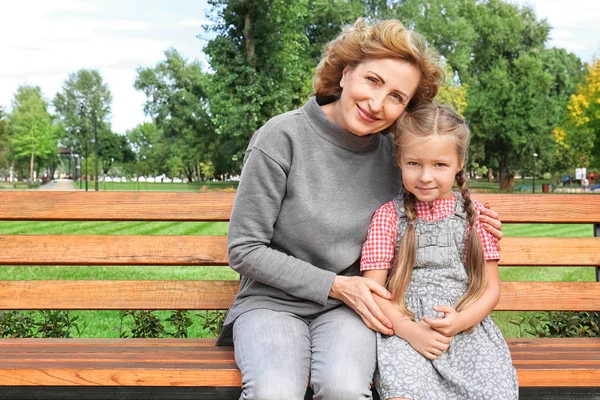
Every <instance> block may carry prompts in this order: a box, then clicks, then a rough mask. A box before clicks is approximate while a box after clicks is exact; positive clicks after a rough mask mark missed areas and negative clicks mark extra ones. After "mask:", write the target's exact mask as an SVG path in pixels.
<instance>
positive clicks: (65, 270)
mask: <svg viewBox="0 0 600 400" xmlns="http://www.w3.org/2000/svg"><path fill="white" fill-rule="evenodd" d="M592 229H593V228H592V226H591V225H547V224H512V225H511V224H505V225H504V227H503V230H504V233H505V235H507V236H570V237H585V236H593V230H592ZM226 233H227V223H225V222H77V221H67V222H13V221H0V234H52V235H58V234H98V235H103V234H105V235H225V234H226ZM500 275H501V278H502V279H503V280H506V281H556V280H559V281H594V280H595V270H594V268H589V267H585V268H572V267H569V268H561V267H537V268H531V267H503V268H501V271H500ZM0 276H1V277H2V278H1V279H5V280H20V279H25V280H35V279H116V280H120V279H123V280H125V279H139V280H146V279H148V280H154V279H156V280H162V279H178V280H195V279H204V280H211V279H238V278H239V276H238V275H237V273H235V272H234V271H232V270H231V269H230V268H228V267H226V266H216V267H189V266H181V267H177V266H159V267H155V266H131V267H122V266H109V267H99V266H85V267H78V266H17V267H15V266H0ZM72 313H73V315H77V316H79V317H80V320H81V322H80V325H82V326H85V330H84V331H83V335H82V336H83V337H118V326H119V321H120V318H119V311H73V312H72ZM197 313H198V312H193V314H194V315H195V314H197ZM157 314H158V315H159V316H161V317H163V318H164V317H165V316H166V315H167V314H168V312H166V311H160V312H157ZM522 314H523V313H520V312H494V314H493V318H494V320H495V321H496V322H497V323H498V325H499V326H500V329H501V330H502V332H503V334H504V335H505V336H506V337H516V336H518V328H517V327H516V326H514V325H512V324H510V323H509V322H508V321H509V320H510V319H513V318H514V317H515V316H517V315H522ZM193 320H194V324H193V325H192V326H191V328H190V336H191V337H206V336H210V334H209V333H208V331H206V330H205V329H203V328H202V327H201V318H200V317H196V316H195V317H194V318H193ZM125 322H126V323H127V321H125Z"/></svg>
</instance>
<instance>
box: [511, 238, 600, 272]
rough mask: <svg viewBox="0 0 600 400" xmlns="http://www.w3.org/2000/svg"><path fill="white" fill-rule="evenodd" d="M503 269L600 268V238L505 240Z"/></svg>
mask: <svg viewBox="0 0 600 400" xmlns="http://www.w3.org/2000/svg"><path fill="white" fill-rule="evenodd" d="M501 244H502V250H501V251H500V263H499V265H502V266H527V265H532V266H549V267H555V266H556V267H561V266H591V267H593V266H600V251H598V249H600V237H578V238H566V237H515V236H513V237H505V238H503V239H502V243H501Z"/></svg>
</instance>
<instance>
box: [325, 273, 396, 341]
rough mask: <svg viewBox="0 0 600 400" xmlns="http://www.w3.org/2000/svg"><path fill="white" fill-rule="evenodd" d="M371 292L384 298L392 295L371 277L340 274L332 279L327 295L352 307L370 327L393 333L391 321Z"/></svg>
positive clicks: (389, 333) (385, 333)
mask: <svg viewBox="0 0 600 400" xmlns="http://www.w3.org/2000/svg"><path fill="white" fill-rule="evenodd" d="M371 292H374V293H376V294H377V295H379V296H380V297H382V298H384V299H390V298H391V297H392V295H391V294H390V292H388V291H387V290H386V289H385V288H384V287H383V286H381V285H380V284H379V283H377V282H375V281H374V280H373V279H369V278H363V277H360V276H341V275H338V276H336V277H335V279H334V280H333V285H332V286H331V290H330V292H329V296H330V297H333V298H334V299H338V300H341V301H343V302H344V303H345V304H346V305H347V306H348V307H350V308H352V309H353V310H354V311H355V312H356V313H357V314H358V315H359V316H360V318H361V319H362V320H363V322H364V323H365V325H366V326H367V327H369V328H370V329H372V330H374V331H378V332H381V333H383V334H384V335H388V336H391V335H393V334H394V331H393V330H392V323H391V322H390V320H389V319H388V318H387V317H386V316H385V315H384V314H383V312H382V311H381V309H380V308H379V306H378V305H377V303H375V300H374V299H373V294H372V293H371Z"/></svg>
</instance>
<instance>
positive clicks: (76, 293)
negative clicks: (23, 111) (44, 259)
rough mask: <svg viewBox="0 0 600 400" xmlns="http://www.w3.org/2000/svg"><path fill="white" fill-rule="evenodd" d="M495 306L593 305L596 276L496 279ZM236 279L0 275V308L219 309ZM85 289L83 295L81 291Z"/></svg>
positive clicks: (596, 303) (598, 286) (597, 306)
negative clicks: (13, 278)
mask: <svg viewBox="0 0 600 400" xmlns="http://www.w3.org/2000/svg"><path fill="white" fill-rule="evenodd" d="M501 285H502V296H501V298H500V302H499V303H498V306H497V307H496V310H503V311H544V310H549V311H598V310H600V298H598V293H599V291H600V283H599V282H501ZM238 287H239V281H237V280H234V281H108V280H106V281H105V280H97V281H94V280H77V281H68V280H65V281H60V280H56V281H42V280H40V281H0V309H4V310H11V309H24V310H27V309H31V310H47V309H67V310H69V309H70V310H125V309H152V310H179V309H183V310H212V309H216V310H224V309H227V308H229V306H230V305H231V304H232V302H233V299H234V297H235V295H236V293H237V290H238ZM82 293H85V296H82V295H81V294H82Z"/></svg>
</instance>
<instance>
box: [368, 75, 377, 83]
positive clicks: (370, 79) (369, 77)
mask: <svg viewBox="0 0 600 400" xmlns="http://www.w3.org/2000/svg"><path fill="white" fill-rule="evenodd" d="M367 81H368V82H369V83H373V84H376V83H378V82H379V81H378V80H377V78H374V77H372V76H367Z"/></svg>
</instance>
